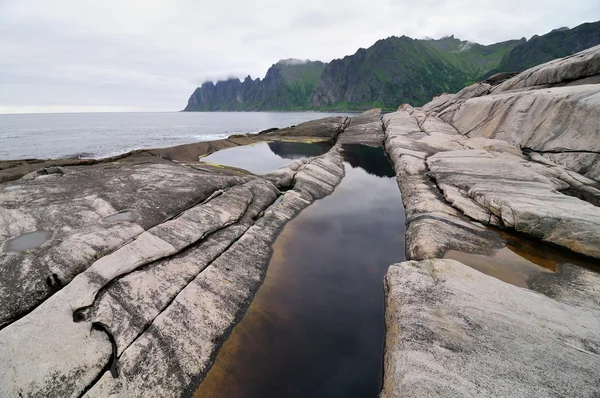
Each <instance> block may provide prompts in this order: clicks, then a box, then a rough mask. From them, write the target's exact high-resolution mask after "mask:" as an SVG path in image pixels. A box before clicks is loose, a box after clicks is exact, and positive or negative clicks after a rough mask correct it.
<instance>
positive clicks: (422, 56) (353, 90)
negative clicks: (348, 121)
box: [185, 22, 600, 111]
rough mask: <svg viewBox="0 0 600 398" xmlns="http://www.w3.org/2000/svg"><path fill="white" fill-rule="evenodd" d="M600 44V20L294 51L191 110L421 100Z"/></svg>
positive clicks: (213, 91) (211, 89)
mask: <svg viewBox="0 0 600 398" xmlns="http://www.w3.org/2000/svg"><path fill="white" fill-rule="evenodd" d="M597 44H600V22H595V23H586V24H583V25H580V26H578V27H576V28H573V29H568V28H560V29H556V30H553V31H552V32H550V33H548V34H545V35H543V36H534V37H533V38H531V39H530V40H525V38H522V39H520V40H509V41H505V42H501V43H496V44H492V45H488V46H485V45H481V44H478V43H472V42H468V41H464V40H459V39H457V38H455V37H454V36H448V37H444V38H442V39H439V40H417V39H411V38H409V37H406V36H402V37H394V36H392V37H389V38H387V39H383V40H379V41H377V42H376V43H375V44H373V46H371V47H369V48H368V49H364V48H361V49H359V50H358V51H357V52H356V53H355V54H353V55H349V56H346V57H344V58H341V59H334V60H333V61H331V62H330V63H329V64H325V63H322V62H318V61H317V62H313V61H299V60H294V59H289V60H282V61H279V62H278V63H276V64H274V65H273V66H271V68H269V70H268V71H267V74H266V76H265V78H264V79H263V80H261V79H256V80H252V79H251V78H250V76H248V77H247V78H246V79H245V80H244V81H243V82H241V81H240V80H239V79H229V80H226V81H219V82H217V83H216V84H214V83H212V82H207V83H204V84H203V85H202V87H199V88H197V89H196V91H195V92H194V93H193V94H192V96H191V97H190V99H189V101H188V105H187V107H186V108H185V110H186V111H244V110H309V109H310V110H335V111H350V110H363V109H368V108H373V107H378V108H383V109H384V110H392V109H396V108H397V107H398V105H400V104H402V103H410V104H412V105H415V106H419V105H422V104H424V103H425V102H428V101H429V100H430V99H431V98H432V97H434V96H436V95H439V94H441V93H444V92H456V91H458V90H460V89H461V88H463V87H464V86H465V85H468V84H471V83H474V82H476V81H478V80H482V79H484V78H487V77H489V76H491V75H493V74H495V73H497V72H519V71H523V70H525V69H527V68H529V67H532V66H535V65H538V64H540V63H544V62H547V61H549V60H551V59H555V58H560V57H564V56H567V55H570V54H573V53H575V52H578V51H581V50H583V49H586V48H589V47H592V46H594V45H597Z"/></svg>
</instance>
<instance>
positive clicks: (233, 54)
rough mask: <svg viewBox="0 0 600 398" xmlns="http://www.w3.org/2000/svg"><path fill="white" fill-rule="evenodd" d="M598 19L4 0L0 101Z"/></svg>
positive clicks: (517, 1)
mask: <svg viewBox="0 0 600 398" xmlns="http://www.w3.org/2000/svg"><path fill="white" fill-rule="evenodd" d="M594 19H600V4H599V3H598V1H597V0H573V1H571V2H564V1H563V0H544V1H542V0H506V1H504V2H502V4H499V3H498V2H497V1H496V0H494V1H491V0H479V1H478V0H453V1H450V0H435V1H434V0H421V1H419V2H413V1H411V2H409V1H406V0H401V1H398V0H370V1H366V0H345V1H341V0H329V1H327V2H326V3H325V2H322V1H320V0H319V1H316V0H302V1H300V0H289V1H286V2H282V1H280V0H257V1H255V2H247V1H240V0H230V1H228V2H224V1H214V2H209V1H208V0H204V1H200V2H199V1H196V0H144V1H142V0H119V1H117V0H103V1H98V0H53V1H40V0H0V54H1V55H2V56H0V112H5V111H6V110H11V111H18V110H19V109H36V110H43V109H47V110H48V111H55V110H69V109H72V110H81V109H85V110H94V109H97V110H102V109H115V110H116V109H123V110H131V109H135V110H144V109H146V110H179V109H181V108H183V107H184V106H185V103H186V102H187V98H188V97H189V95H190V94H191V93H192V91H193V90H194V89H195V87H196V86H197V85H198V84H200V83H201V82H204V81H206V80H215V79H223V78H227V77H231V76H234V77H240V78H244V77H245V76H247V75H248V74H250V75H252V76H253V77H255V78H256V77H261V78H262V77H264V75H265V73H266V70H267V68H268V67H269V66H270V65H271V64H273V63H274V62H277V60H280V59H290V58H293V59H312V60H321V61H329V60H331V59H332V58H338V57H343V56H345V55H348V54H353V53H355V52H356V50H357V49H358V48H359V47H364V48H366V47H369V46H371V45H372V44H373V43H374V42H375V41H377V40H378V39H381V38H385V37H389V36H391V35H395V36H401V35H407V36H410V37H426V36H429V37H441V36H444V35H450V34H454V35H455V36H456V37H458V38H460V39H462V40H468V41H471V42H479V43H482V44H490V43H493V42H497V41H502V40H507V39H512V38H517V39H518V38H521V37H523V36H525V37H528V38H529V37H531V36H532V35H534V34H536V33H537V34H543V33H546V32H549V31H550V30H552V29H554V28H558V27H561V26H570V27H574V26H576V25H579V24H581V23H583V22H586V21H591V20H594Z"/></svg>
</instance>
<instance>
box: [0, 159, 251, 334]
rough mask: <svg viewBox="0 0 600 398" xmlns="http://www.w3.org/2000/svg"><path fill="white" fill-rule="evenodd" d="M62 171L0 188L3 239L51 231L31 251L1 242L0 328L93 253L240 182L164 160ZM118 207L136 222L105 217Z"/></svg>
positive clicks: (87, 262) (77, 269) (114, 246)
mask: <svg viewBox="0 0 600 398" xmlns="http://www.w3.org/2000/svg"><path fill="white" fill-rule="evenodd" d="M62 170H63V172H62V174H59V173H55V174H47V175H43V176H41V177H40V176H38V177H37V178H35V179H21V180H18V181H13V182H10V183H6V184H3V186H2V187H1V188H0V241H7V240H9V239H14V238H15V237H19V236H21V235H23V234H27V233H31V232H35V231H40V230H44V231H50V232H51V234H52V235H51V237H50V238H49V239H48V240H47V242H44V243H43V244H42V245H41V246H40V247H38V248H36V249H35V250H26V251H13V250H10V247H8V245H7V244H4V245H1V246H0V264H2V270H3V272H2V276H3V277H2V278H0V302H2V304H3V305H2V306H0V327H2V326H3V325H5V324H6V323H7V322H9V321H10V320H11V319H14V318H15V317H18V316H21V315H23V314H26V313H27V312H28V311H30V310H31V309H32V308H34V307H35V306H36V305H37V304H39V303H40V302H42V301H43V300H45V299H46V298H47V297H48V296H50V295H51V294H52V293H54V292H55V291H56V290H57V289H59V288H60V287H62V286H64V285H66V284H68V283H69V282H70V281H71V280H72V279H73V278H74V277H75V276H76V275H77V274H79V273H80V272H82V271H83V270H85V269H86V268H87V267H89V266H90V265H91V264H92V263H93V262H94V260H96V259H97V258H99V257H102V256H103V255H105V254H108V253H110V252H112V251H114V250H116V249H117V248H119V247H120V246H121V245H123V244H124V243H125V242H127V241H128V240H130V239H132V238H134V237H136V236H138V235H140V234H141V233H142V232H144V230H146V229H148V228H151V227H153V226H154V225H156V224H158V223H161V222H163V221H165V220H167V219H169V218H171V217H174V216H176V215H177V214H179V213H181V212H182V211H183V210H185V209H187V208H189V207H190V206H191V205H193V204H195V203H198V202H201V201H203V200H204V199H206V198H207V197H208V196H209V195H210V194H212V193H213V192H214V191H216V190H219V189H224V188H227V187H229V186H232V185H234V184H239V183H242V182H244V181H245V180H244V179H243V178H240V177H222V176H211V175H207V174H202V173H200V172H198V171H196V170H193V169H190V168H185V167H181V166H179V165H177V164H173V163H170V164H168V163H167V162H164V163H161V162H158V163H155V164H136V165H124V164H120V163H119V162H113V163H110V164H106V165H97V166H91V167H83V166H81V167H72V168H71V167H64V168H62ZM123 211H128V212H130V214H131V215H132V216H133V218H131V220H133V221H127V220H126V219H124V220H123V221H120V222H119V221H117V222H111V221H110V220H111V218H110V217H111V216H114V215H116V214H119V212H123Z"/></svg>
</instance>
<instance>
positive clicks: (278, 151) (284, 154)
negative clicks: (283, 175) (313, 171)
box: [269, 141, 332, 159]
mask: <svg viewBox="0 0 600 398" xmlns="http://www.w3.org/2000/svg"><path fill="white" fill-rule="evenodd" d="M331 146H332V145H331V144H330V143H328V142H315V143H305V142H281V141H273V142H269V148H270V149H271V151H272V152H273V153H274V154H275V155H277V156H279V157H280V158H283V159H302V158H307V157H312V156H321V155H323V154H325V153H327V151H329V149H330V148H331Z"/></svg>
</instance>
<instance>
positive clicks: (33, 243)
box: [6, 230, 52, 252]
mask: <svg viewBox="0 0 600 398" xmlns="http://www.w3.org/2000/svg"><path fill="white" fill-rule="evenodd" d="M51 236H52V231H42V230H40V231H35V232H29V233H26V234H22V235H19V236H17V237H15V238H12V239H9V240H7V241H6V251H13V252H22V251H25V250H30V249H35V248H37V247H40V246H41V245H42V244H43V243H44V242H46V241H47V240H48V239H50V237H51Z"/></svg>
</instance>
